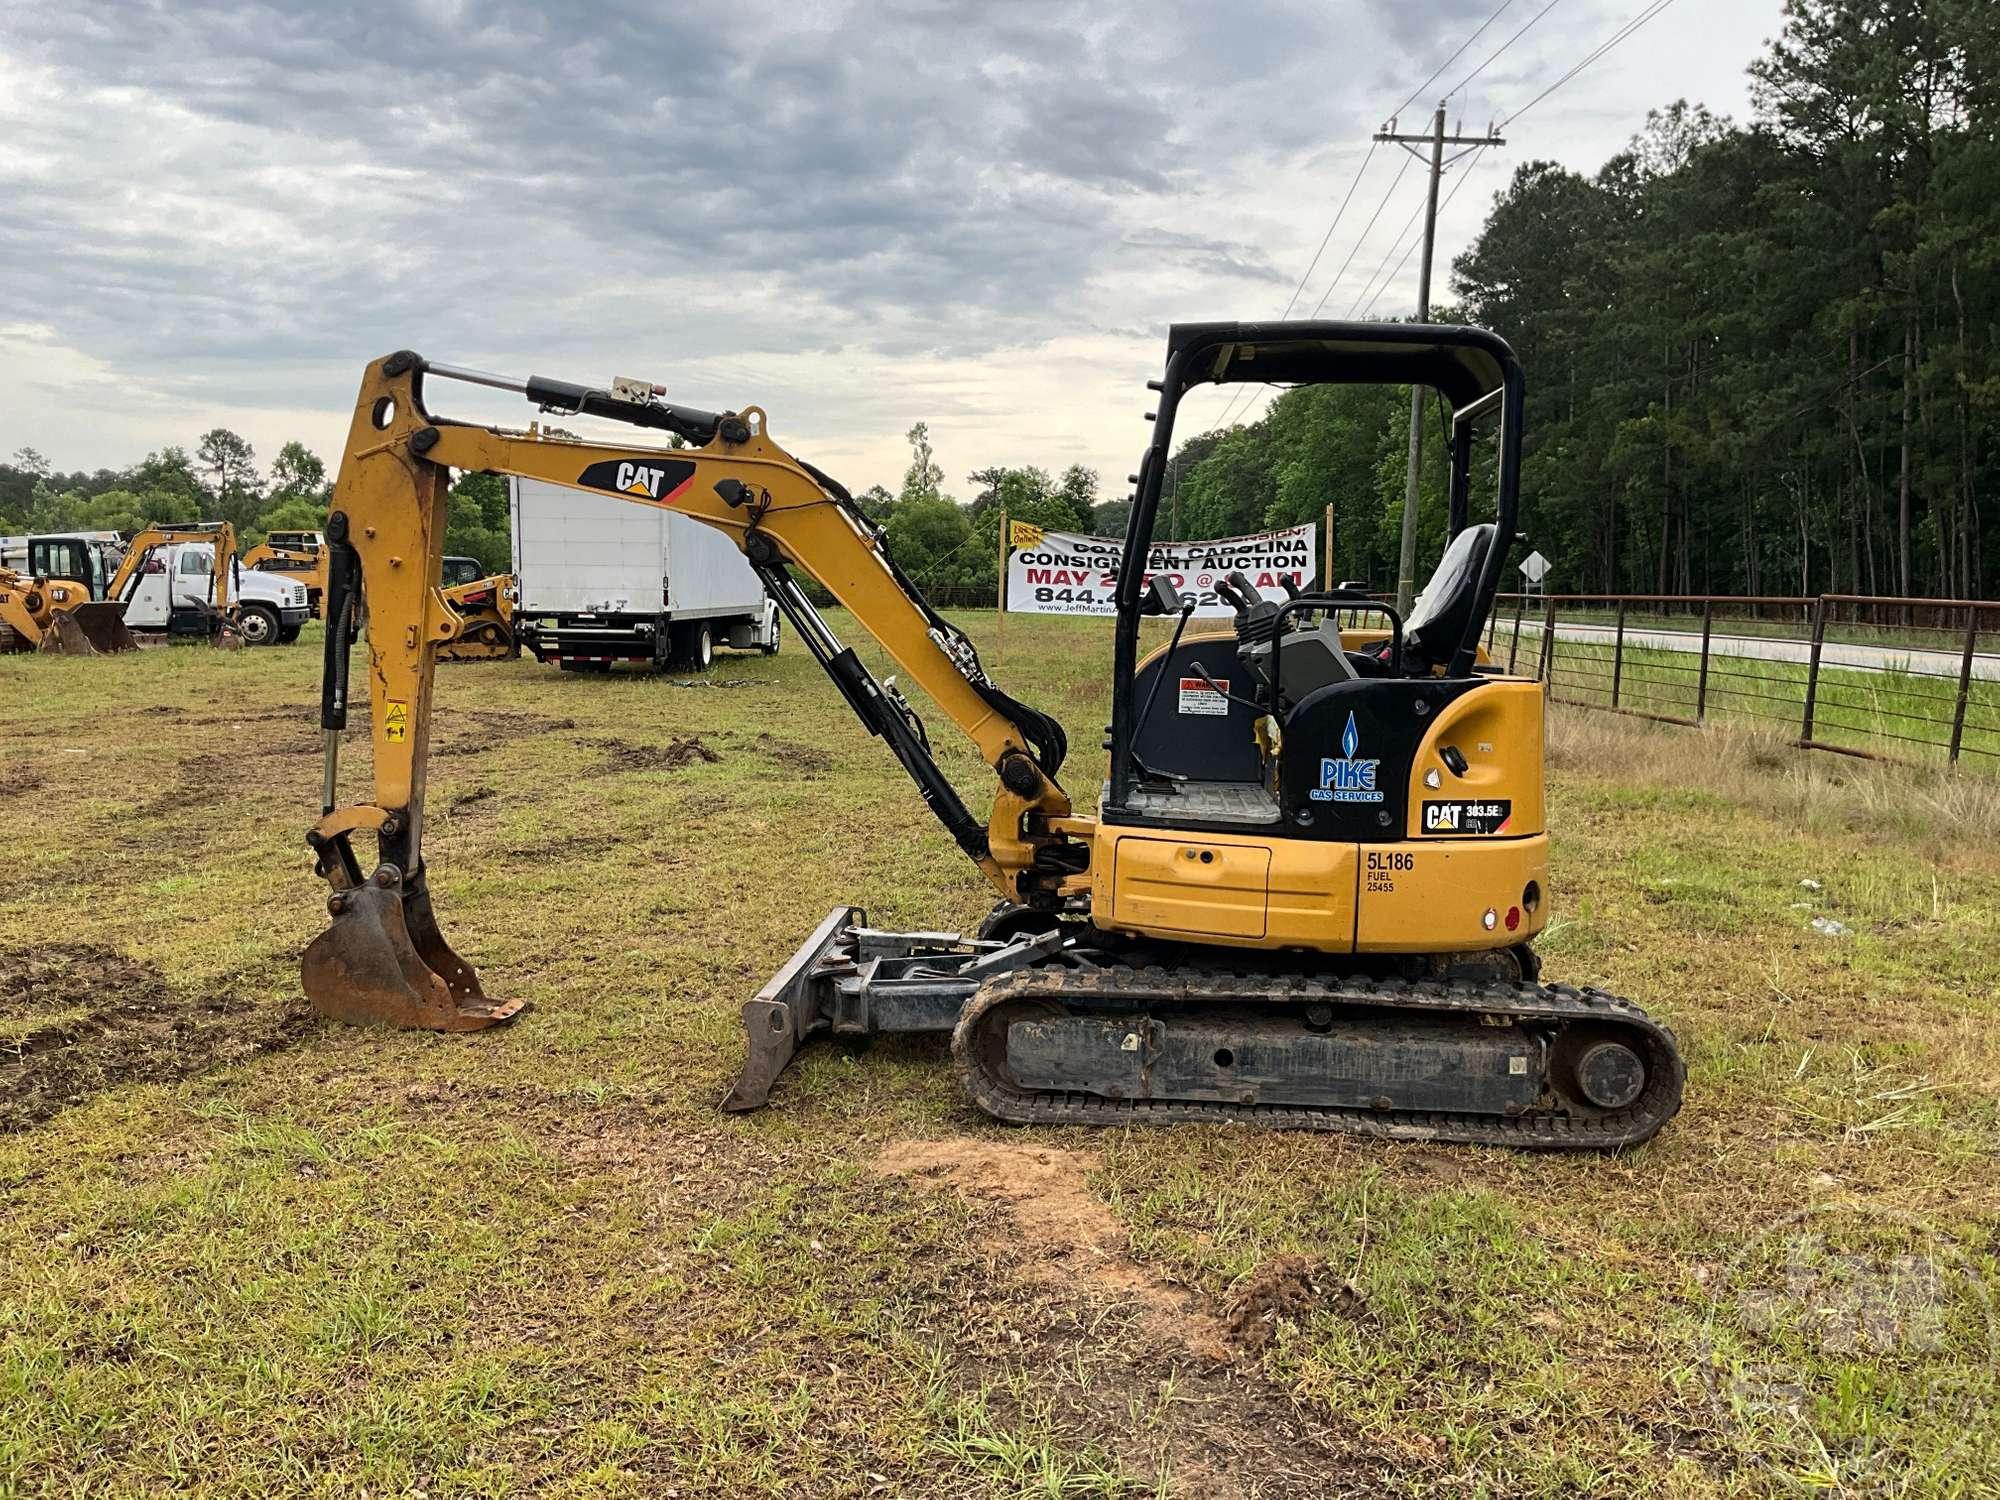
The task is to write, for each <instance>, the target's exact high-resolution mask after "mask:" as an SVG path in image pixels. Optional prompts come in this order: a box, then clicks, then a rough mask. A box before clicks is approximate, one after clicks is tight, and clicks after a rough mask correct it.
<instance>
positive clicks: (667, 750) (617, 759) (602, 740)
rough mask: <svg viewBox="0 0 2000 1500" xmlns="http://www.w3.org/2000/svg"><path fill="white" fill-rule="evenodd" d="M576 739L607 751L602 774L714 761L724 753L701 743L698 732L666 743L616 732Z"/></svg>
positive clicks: (677, 768)
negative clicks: (626, 737) (642, 742)
mask: <svg viewBox="0 0 2000 1500" xmlns="http://www.w3.org/2000/svg"><path fill="white" fill-rule="evenodd" d="M577 743H578V744H581V745H588V746H589V747H590V748H591V749H593V750H602V751H604V753H605V754H604V764H603V765H601V766H600V767H599V768H598V771H599V774H600V775H609V774H611V773H613V772H616V771H678V770H680V769H681V768H682V767H684V766H692V765H697V764H700V765H713V764H715V762H717V761H719V760H721V759H722V753H721V752H720V751H719V750H715V749H712V748H711V747H709V746H708V745H706V744H704V743H702V738H701V736H700V735H698V734H688V735H676V736H675V737H674V738H673V739H671V740H669V741H668V742H667V743H666V744H664V745H635V744H633V743H632V742H631V741H630V740H621V739H619V738H618V737H617V736H616V735H595V736H592V737H591V738H589V739H584V740H579V741H578V742H577Z"/></svg>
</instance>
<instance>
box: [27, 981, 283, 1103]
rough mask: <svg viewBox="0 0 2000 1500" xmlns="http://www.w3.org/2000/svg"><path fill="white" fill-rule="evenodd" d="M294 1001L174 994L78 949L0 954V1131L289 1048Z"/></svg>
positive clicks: (162, 986)
mask: <svg viewBox="0 0 2000 1500" xmlns="http://www.w3.org/2000/svg"><path fill="white" fill-rule="evenodd" d="M312 1025H313V1016H312V1013H311V1011H310V1010H309V1009H307V1007H306V1005H305V1002H304V1001H302V1000H300V1001H295V1002H293V1003H291V1004H289V1005H283V1006H274V1005H261V1004H258V1003H256V1002H253V1001H250V1000H245V999H243V998H241V997H239V996H232V995H201V996H189V995H178V994H176V993H175V992H174V991H173V990H172V989H171V988H170V987H169V986H168V985H167V984H166V982H165V981H164V980H163V979H162V978H161V977H160V975H159V973H158V972H157V971H156V970H154V969H153V968H152V967H151V966H150V965H147V964H142V963H138V962H136V961H134V960H132V959H129V958H126V957H124V956H123V955H122V954H119V953H117V952H115V951H114V950H112V949H110V948H103V947H98V946H96V945H94V944H89V943H75V944H48V945H44V946H41V947H36V948H14V949H8V950H5V951H0V1131H14V1130H22V1129H25V1128H26V1127H28V1126H30V1125H33V1124H35V1123H36V1122H38V1121H41V1120H46V1119H47V1118H49V1116H51V1115H53V1114H56V1113H58V1112H59V1111H61V1110H64V1109H68V1108H69V1107H70V1106H71V1105H74V1104H81V1103H83V1102H84V1101H85V1100H87V1099H89V1098H91V1097H92V1096H93V1095H95V1094H98V1093H101V1092H102V1091H103V1090H105V1089H107V1088H109V1087H111V1086H112V1085H114V1084H118V1083H126V1082H144V1083H161V1082H168V1081H171V1080H173V1079H177V1078H186V1077H188V1076H190V1075H192V1074H195V1073H200V1072H204V1071H206V1070H207V1069H209V1068H212V1067H217V1066H220V1065H221V1064H223V1063H228V1062H234V1061H237V1060H239V1059H241V1058H245V1057H251V1056H254V1055H256V1054H258V1053H261V1052H271V1051H276V1050H277V1049H279V1048H282V1047H287V1046H290V1045H291V1044H292V1043H293V1042H294V1041H296V1040H297V1039H298V1038H299V1037H300V1036H301V1035H303V1034H304V1033H305V1032H306V1031H307V1030H309V1029H310V1028H311V1027H312Z"/></svg>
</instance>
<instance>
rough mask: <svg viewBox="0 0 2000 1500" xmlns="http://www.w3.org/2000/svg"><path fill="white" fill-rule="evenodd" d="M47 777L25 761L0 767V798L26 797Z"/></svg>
mask: <svg viewBox="0 0 2000 1500" xmlns="http://www.w3.org/2000/svg"><path fill="white" fill-rule="evenodd" d="M47 780H48V777H47V776H45V775H43V774H42V772H41V770H40V768H39V767H36V766H31V765H29V764H27V763H26V762H25V761H23V762H21V763H20V764H18V765H11V766H6V767H0V798H6V797H22V796H26V795H27V794H28V793H29V792H32V791H34V790H36V789H37V788H39V787H40V786H42V785H43V784H44V783H45V782H46V781H47Z"/></svg>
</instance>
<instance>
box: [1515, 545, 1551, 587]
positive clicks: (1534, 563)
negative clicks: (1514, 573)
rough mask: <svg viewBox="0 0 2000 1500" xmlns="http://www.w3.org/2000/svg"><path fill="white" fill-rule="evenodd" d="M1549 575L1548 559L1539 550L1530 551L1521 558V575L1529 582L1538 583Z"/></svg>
mask: <svg viewBox="0 0 2000 1500" xmlns="http://www.w3.org/2000/svg"><path fill="white" fill-rule="evenodd" d="M1548 575H1549V560H1548V559H1547V558H1546V557H1544V556H1542V554H1541V553H1539V552H1530V553H1529V554H1528V555H1527V556H1526V557H1524V558H1522V559H1521V576H1522V577H1523V578H1525V579H1527V580H1528V582H1530V583H1540V582H1541V581H1542V580H1543V579H1544V578H1546V577H1548Z"/></svg>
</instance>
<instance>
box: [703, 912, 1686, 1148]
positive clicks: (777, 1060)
mask: <svg viewBox="0 0 2000 1500" xmlns="http://www.w3.org/2000/svg"><path fill="white" fill-rule="evenodd" d="M1032 915H1033V914H1030V913H1025V912H1019V913H1014V914H1010V915H1009V917H1008V918H1007V920H1006V921H1005V922H1004V923H1003V924H991V923H989V929H988V930H991V929H992V928H993V927H995V926H1000V927H1001V928H1002V929H1003V931H1004V928H1007V927H1011V928H1014V929H1016V930H1017V931H1018V930H1019V929H1020V927H1021V926H1022V919H1023V918H1028V917H1032ZM1044 921H1045V923H1046V930H1044V931H1042V932H1039V933H1022V934H1021V935H1018V936H1007V935H1003V936H999V937H991V938H979V937H973V938H961V937H959V936H958V935H957V934H955V933H939V932H924V933H893V932H883V931H879V930H877V929H874V928H871V927H869V926H868V925H867V921H866V917H865V914H864V913H862V912H861V911H859V910H857V909H856V908H854V907H845V906H843V907H836V908H835V909H834V910H833V911H832V912H831V913H830V914H829V915H828V916H827V918H826V920H825V921H824V922H822V923H821V924H820V926H819V927H818V928H817V929H816V930H815V931H814V933H813V935H812V936H811V937H810V938H808V939H807V940H806V942H805V943H804V944H803V945H802V946H801V947H800V948H799V950H798V952H797V953H795V954H794V955H793V956H792V959H791V961H790V962H789V963H787V964H786V965H785V966H784V968H782V969H780V970H779V971H778V973H777V975H776V976H774V977H773V979H772V980H771V982H770V983H769V984H768V985H766V986H765V987H764V989H763V991H761V992H760V993H759V994H758V996H757V997H756V998H755V999H753V1000H751V1001H750V1002H749V1003H748V1004H747V1005H746V1006H745V1007H744V1012H743V1020H744V1029H745V1032H746V1033H747V1035H748V1037H749V1055H748V1058H747V1061H746V1062H745V1065H744V1068H743V1072H742V1074H741V1076H740V1077H739V1078H738V1079H737V1080H736V1083H735V1085H734V1087H733V1088H732V1089H731V1090H730V1092H729V1096H728V1098H727V1099H725V1100H724V1101H723V1107H724V1108H725V1109H730V1110H747V1109H755V1108H758V1107H760V1106H761V1105H763V1104H764V1103H766V1102H767V1101H768V1099H769V1096H770V1091H771V1087H772V1084H773V1083H774V1081H775V1080H776V1079H777V1077H778V1075H779V1073H781V1072H782V1071H783V1070H784V1068H785V1067H786V1065H787V1064H788V1063H789V1062H790V1061H791V1059H792V1057H793V1055H794V1054H795V1053H796V1051H797V1050H798V1048H799V1046H800V1045H801V1044H802V1043H805V1042H808V1041H811V1040H814V1039H816V1038H821V1037H850V1038H859V1037H867V1036H876V1035H882V1034H887V1033H897V1032H911V1033H915V1032H933V1033H949V1034H950V1036H951V1049H952V1061H953V1066H954V1068H955V1070H956V1072H957V1074H958V1078H959V1082H960V1085H961V1086H962V1087H963V1089H964V1090H965V1092H966V1094H967V1096H968V1097H970V1098H971V1099H972V1100H973V1102H975V1103H976V1104H978V1105H979V1107H980V1108H981V1109H983V1110H985V1111H986V1113H988V1114H989V1115H992V1116H993V1117H994V1118H995V1119H999V1120H1003V1121H1006V1122H1008V1123H1010V1124H1019V1125H1029V1124H1076V1125H1115V1124H1139V1125H1165V1124H1179V1123H1191V1122H1192V1123H1200V1122H1209V1123H1231V1122H1235V1123H1242V1124H1248V1125H1255V1126H1258V1127H1261V1128H1264V1129H1279V1130H1316V1131H1329V1132H1343V1133H1349V1134H1356V1135H1369V1136H1375V1137H1379V1138H1384V1139H1391V1140H1425V1141H1451V1142H1459V1143H1467V1144H1489V1145H1496V1146H1512V1147H1516V1148H1526V1149H1541V1150H1609V1149H1613V1148H1617V1147H1621V1146H1631V1145H1637V1144H1638V1143H1640V1142H1642V1141H1645V1140H1648V1139H1650V1138H1651V1137H1652V1136H1653V1135H1654V1134H1655V1133H1656V1132H1657V1131H1658V1130H1659V1129H1660V1127H1661V1126H1663V1125H1664V1124H1666V1122H1667V1121H1668V1120H1669V1119H1671V1118H1672V1117H1673V1115H1674V1113H1675V1112H1676V1111H1677V1110H1678V1109H1679V1108H1680V1101H1681V1088H1682V1084H1683V1082H1684V1070H1683V1066H1682V1063H1681V1060H1680V1055H1679V1053H1678V1051H1677V1050H1676V1048H1675V1045H1674V1040H1673V1037H1672V1034H1671V1033H1669V1032H1668V1031H1667V1030H1666V1028H1664V1027H1662V1026H1660V1025H1659V1024H1658V1023H1656V1022H1654V1021H1651V1020H1649V1019H1648V1018H1647V1016H1646V1014H1645V1012H1643V1011H1642V1010H1640V1009H1639V1008H1638V1007H1637V1006H1635V1005H1633V1004H1631V1003H1630V1002H1629V1001H1626V1000H1622V999H1620V998H1619V997H1617V996H1616V995H1610V994H1606V993H1605V992H1603V991H1601V990H1595V989H1578V988H1573V987H1571V986H1568V985H1541V984H1536V983H1534V982H1532V981H1530V980H1528V979H1525V978H1519V977H1511V976H1508V975H1505V974H1502V973H1498V972H1496V966H1495V965H1494V964H1493V963H1492V962H1491V958H1492V956H1491V955H1485V954H1481V955H1473V956H1471V958H1472V960H1473V962H1471V963H1460V962H1456V961H1455V960H1454V959H1452V958H1449V957H1441V958H1435V959H1431V958H1411V959H1404V960H1401V961H1399V962H1397V963H1395V964H1393V965H1380V964H1378V965H1372V966H1370V968H1372V970H1373V972H1361V971H1357V972H1353V973H1338V972H1329V971H1328V968H1327V964H1326V961H1325V959H1324V958H1323V957H1317V958H1315V959H1313V960H1311V961H1310V962H1311V965H1312V966H1311V967H1310V968H1307V967H1305V966H1304V962H1303V961H1301V962H1299V963H1294V964H1287V963H1285V962H1284V961H1282V960H1273V961H1268V962H1267V961H1262V960H1260V958H1259V956H1258V955H1254V954H1247V953H1246V954H1244V955H1242V956H1241V961H1240V962H1232V961H1231V959H1230V956H1229V955H1228V954H1226V953H1219V952H1218V951H1217V950H1215V949H1213V948H1205V949H1202V950H1199V951H1195V950H1186V949H1179V950H1177V949H1172V948H1168V947H1166V946H1164V945H1158V944H1148V943H1133V942H1129V941H1118V940H1116V939H1115V938H1110V937H1109V936H1108V935H1106V934H1102V933H1099V932H1097V931H1095V930H1094V929H1091V928H1089V927H1088V926H1086V925H1082V924H1063V923H1057V922H1056V921H1055V920H1054V919H1052V918H1049V919H1044ZM1503 957H1505V958H1506V959H1507V961H1508V963H1509V964H1510V965H1512V966H1514V970H1515V973H1516V974H1518V973H1519V972H1520V960H1519V959H1518V958H1515V957H1513V956H1512V955H1503Z"/></svg>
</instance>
